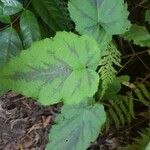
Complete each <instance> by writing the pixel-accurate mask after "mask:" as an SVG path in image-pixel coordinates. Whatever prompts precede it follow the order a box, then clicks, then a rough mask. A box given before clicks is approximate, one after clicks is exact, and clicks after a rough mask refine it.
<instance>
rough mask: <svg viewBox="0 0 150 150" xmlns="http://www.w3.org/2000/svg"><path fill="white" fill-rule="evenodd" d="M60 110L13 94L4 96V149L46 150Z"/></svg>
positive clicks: (0, 125)
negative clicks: (49, 129) (51, 128)
mask: <svg viewBox="0 0 150 150" xmlns="http://www.w3.org/2000/svg"><path fill="white" fill-rule="evenodd" d="M57 110H58V107H57V105H55V106H49V107H43V106H41V105H39V104H38V103H37V102H35V101H31V100H30V99H27V98H25V97H23V96H20V95H16V94H14V93H12V92H9V93H7V94H6V95H4V96H3V97H1V98H0V150H43V149H44V147H45V145H46V143H47V142H48V128H49V127H50V126H51V123H52V122H53V120H54V116H55V115H56V113H57Z"/></svg>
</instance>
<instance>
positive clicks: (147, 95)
mask: <svg viewBox="0 0 150 150" xmlns="http://www.w3.org/2000/svg"><path fill="white" fill-rule="evenodd" d="M133 94H135V100H137V101H139V102H141V103H143V105H145V106H148V107H149V106H150V90H149V89H148V88H147V87H146V85H144V84H138V85H137V87H136V88H134V89H133Z"/></svg>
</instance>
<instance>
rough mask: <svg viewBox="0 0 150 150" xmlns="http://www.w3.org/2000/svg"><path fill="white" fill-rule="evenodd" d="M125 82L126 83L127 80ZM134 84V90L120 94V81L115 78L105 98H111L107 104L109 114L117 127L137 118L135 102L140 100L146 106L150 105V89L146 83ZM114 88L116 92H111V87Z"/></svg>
mask: <svg viewBox="0 0 150 150" xmlns="http://www.w3.org/2000/svg"><path fill="white" fill-rule="evenodd" d="M117 82H118V83H117ZM123 83H126V81H124V82H123ZM116 85H117V86H116ZM132 86H133V88H132V91H130V92H128V95H125V96H124V95H119V94H117V93H118V92H119V90H120V86H119V81H117V80H115V81H114V82H113V83H112V84H111V85H110V86H109V89H108V90H107V92H106V96H104V98H105V99H109V104H107V107H108V115H109V116H110V117H111V118H112V121H113V122H114V123H115V126H116V128H120V127H122V126H124V125H125V124H126V123H128V124H130V123H131V121H132V120H133V119H135V118H136V112H135V108H134V105H135V102H137V101H138V102H140V103H142V104H143V105H144V106H146V107H149V106H150V91H149V89H148V88H147V87H146V85H144V84H138V85H137V86H135V85H132ZM112 88H113V89H114V92H111V93H110V91H112V90H110V89H112ZM115 91H116V92H115ZM107 93H109V94H107ZM109 122H110V121H109ZM109 122H108V123H109Z"/></svg>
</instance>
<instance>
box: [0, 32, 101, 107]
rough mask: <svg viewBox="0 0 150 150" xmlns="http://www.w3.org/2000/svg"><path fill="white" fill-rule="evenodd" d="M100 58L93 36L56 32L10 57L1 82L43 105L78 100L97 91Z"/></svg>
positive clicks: (0, 74) (2, 72)
mask: <svg viewBox="0 0 150 150" xmlns="http://www.w3.org/2000/svg"><path fill="white" fill-rule="evenodd" d="M100 57H101V56H100V52H99V49H98V45H97V43H96V41H95V40H94V39H93V38H91V37H88V36H81V37H79V36H78V35H75V34H73V33H67V32H59V33H57V34H56V36H55V38H54V39H45V40H42V41H39V42H36V43H34V44H33V46H32V47H31V48H29V49H28V50H26V51H23V52H22V53H21V54H20V56H18V57H16V58H14V59H12V60H11V61H10V63H9V64H8V65H7V66H6V67H5V68H3V69H2V71H0V83H1V84H2V85H3V86H5V87H6V88H8V89H11V90H15V91H16V92H19V93H21V94H23V95H26V96H29V97H33V98H35V99H38V100H39V101H40V102H41V103H42V104H44V105H47V104H54V103H57V102H59V101H60V99H62V98H63V101H64V102H65V103H78V102H80V101H81V100H82V99H84V98H86V97H92V96H93V94H94V93H95V92H96V91H97V88H98V84H99V75H98V74H97V73H96V72H95V70H96V68H97V66H98V64H99V59H100Z"/></svg>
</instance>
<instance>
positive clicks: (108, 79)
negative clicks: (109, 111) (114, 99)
mask: <svg viewBox="0 0 150 150" xmlns="http://www.w3.org/2000/svg"><path fill="white" fill-rule="evenodd" d="M120 55H121V54H120V52H119V51H118V49H117V47H116V46H115V44H114V43H113V42H111V43H110V44H109V45H108V47H107V49H106V51H105V54H103V58H102V59H101V60H100V70H99V73H100V79H101V80H102V91H101V97H103V96H104V94H105V92H106V90H107V89H108V87H109V85H110V84H111V83H112V81H113V80H114V79H115V77H116V72H117V71H116V70H115V69H114V67H113V65H116V66H120V62H121V59H120Z"/></svg>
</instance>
